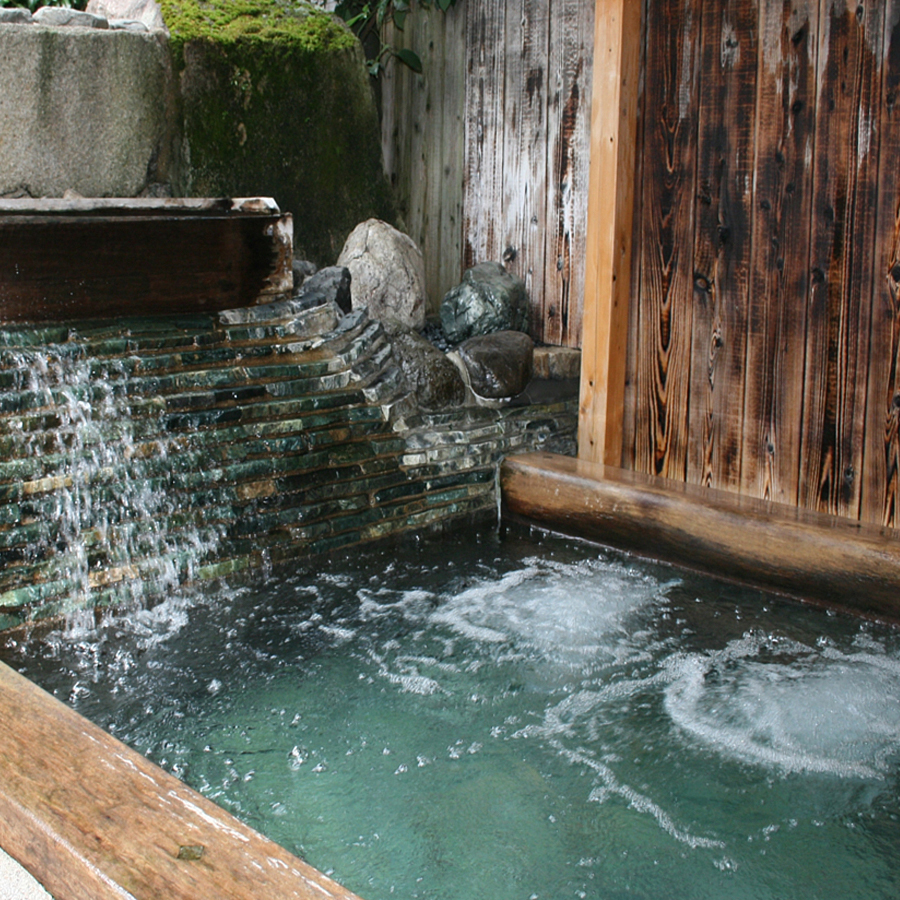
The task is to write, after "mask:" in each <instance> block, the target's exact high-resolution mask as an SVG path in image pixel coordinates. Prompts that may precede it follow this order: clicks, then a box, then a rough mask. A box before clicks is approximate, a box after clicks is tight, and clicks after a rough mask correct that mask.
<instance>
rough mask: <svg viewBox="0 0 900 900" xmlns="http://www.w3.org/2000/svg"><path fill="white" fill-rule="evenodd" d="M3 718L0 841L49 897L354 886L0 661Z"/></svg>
mask: <svg viewBox="0 0 900 900" xmlns="http://www.w3.org/2000/svg"><path fill="white" fill-rule="evenodd" d="M0 722H2V723H3V725H2V730H0V770H2V772H3V778H2V780H0V845H2V846H3V848H4V849H5V850H6V851H7V852H8V853H10V855H12V856H13V857H15V858H16V859H17V860H18V861H19V862H20V863H21V864H22V865H24V866H25V868H26V869H28V870H29V871H30V872H31V873H32V874H33V875H34V876H35V877H36V878H37V879H38V880H39V881H40V882H41V883H42V884H43V885H44V886H45V887H46V888H47V890H48V891H50V892H51V893H52V894H53V896H54V897H55V898H56V900H159V898H163V897H164V898H166V900H197V898H201V897H203V898H205V897H223V898H224V897H227V898H229V900H251V898H259V897H265V898H266V900H282V898H283V900H287V898H292V900H312V898H315V900H322V898H323V897H325V898H327V897H331V898H335V900H341V898H343V900H353V898H354V896H355V895H353V894H351V893H350V892H349V891H347V890H345V889H344V888H342V887H341V886H340V885H338V884H336V883H335V882H333V881H332V880H331V879H329V878H326V877H325V876H324V875H322V874H320V873H319V872H317V871H316V870H315V869H313V868H311V867H310V866H308V865H307V864H306V863H304V862H302V861H301V860H299V859H297V858H296V857H295V856H292V855H291V854H290V853H288V852H287V851H286V850H284V849H283V848H281V847H279V846H278V845H277V844H275V843H273V842H272V841H270V840H268V839H266V838H264V837H262V836H261V835H260V834H258V833H256V832H255V831H253V830H252V829H251V828H248V827H247V826H246V825H243V824H242V823H241V822H239V821H238V820H237V819H235V818H234V817H233V816H231V815H229V814H228V813H226V812H224V811H223V810H222V809H220V808H219V807H217V806H216V805H215V804H214V803H211V802H210V801H209V800H207V799H206V798H204V797H202V796H200V795H199V794H197V793H196V792H194V791H192V790H190V789H189V788H187V787H186V786H185V785H183V784H182V783H181V782H180V781H178V780H177V779H176V778H174V777H172V776H171V775H168V774H167V773H166V772H163V771H162V770H161V769H159V768H158V767H157V766H155V765H153V764H152V763H150V762H148V761H147V760H146V759H144V758H143V757H142V756H140V755H139V754H138V753H135V752H134V751H133V750H131V749H130V748H128V747H126V746H125V745H124V744H122V743H120V742H119V741H117V740H115V739H114V738H112V737H110V736H109V735H108V734H106V733H105V732H104V731H102V730H101V729H99V728H97V727H96V726H95V725H92V724H91V723H90V722H88V721H87V720H85V719H84V718H82V717H81V716H79V715H78V714H77V713H75V712H74V711H73V710H71V709H69V708H68V707H66V706H64V705H63V704H62V703H60V702H59V701H58V700H56V699H55V698H53V697H51V696H50V695H49V694H47V693H46V692H44V691H42V690H41V689H40V688H38V687H36V686H35V685H33V684H32V683H31V682H29V681H28V680H26V679H25V678H23V677H22V676H21V675H18V674H17V673H15V672H13V671H12V670H11V669H10V668H8V667H7V666H5V665H3V664H0ZM184 848H189V849H187V851H185V849H184ZM198 857H199V858H198Z"/></svg>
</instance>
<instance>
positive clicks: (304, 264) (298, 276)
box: [291, 259, 318, 294]
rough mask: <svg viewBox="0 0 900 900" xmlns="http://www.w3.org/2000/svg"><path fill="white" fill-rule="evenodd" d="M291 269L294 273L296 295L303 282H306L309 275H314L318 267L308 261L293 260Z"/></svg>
mask: <svg viewBox="0 0 900 900" xmlns="http://www.w3.org/2000/svg"><path fill="white" fill-rule="evenodd" d="M291 268H292V270H293V273H294V293H295V294H296V293H297V291H298V290H300V287H301V286H302V285H303V282H304V281H306V279H307V278H309V276H310V275H315V274H316V269H317V268H318V267H317V266H316V264H315V263H314V262H310V261H309V260H308V259H295V260H294V262H293V265H292V267H291Z"/></svg>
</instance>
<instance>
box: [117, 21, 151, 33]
mask: <svg viewBox="0 0 900 900" xmlns="http://www.w3.org/2000/svg"><path fill="white" fill-rule="evenodd" d="M109 27H110V28H111V29H112V30H113V31H136V32H138V33H139V34H146V32H148V31H149V30H150V29H149V28H148V27H147V26H146V25H145V24H144V23H143V22H141V21H139V20H138V19H110V20H109Z"/></svg>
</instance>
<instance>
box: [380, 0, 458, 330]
mask: <svg viewBox="0 0 900 900" xmlns="http://www.w3.org/2000/svg"><path fill="white" fill-rule="evenodd" d="M384 39H385V41H386V42H387V43H389V44H390V45H391V46H393V47H396V48H397V49H400V48H406V49H410V50H413V51H414V52H415V53H417V54H418V55H419V57H420V58H421V59H422V62H423V67H424V69H423V72H422V74H420V75H419V74H416V73H415V72H413V71H412V70H411V69H410V68H408V67H407V66H404V65H403V64H402V63H400V62H398V61H397V60H391V61H389V62H388V64H387V66H386V68H385V71H384V73H383V75H382V83H381V97H382V149H383V153H384V164H385V172H386V173H387V175H388V178H389V179H390V182H391V184H392V186H393V188H394V196H395V199H396V201H397V205H398V211H399V213H400V218H401V222H400V224H401V226H402V227H403V228H404V229H405V230H406V232H407V233H408V234H409V235H410V237H411V238H412V239H413V240H414V241H415V242H416V244H417V245H418V246H419V249H420V250H421V251H422V255H423V257H424V259H425V288H426V294H427V297H428V307H427V311H428V312H429V313H436V312H437V310H438V308H439V306H440V301H441V299H442V298H443V296H444V294H445V293H446V292H447V291H448V290H449V289H450V288H451V287H453V285H455V284H457V283H458V282H459V279H460V276H461V274H462V246H461V244H462V220H461V211H462V189H463V188H462V185H463V149H464V135H463V116H464V112H465V101H466V94H465V91H466V87H465V77H466V66H465V53H464V47H465V9H464V7H463V4H459V5H457V6H454V7H451V8H450V9H449V10H448V11H447V12H446V13H442V12H440V10H438V9H436V8H435V7H422V6H420V5H418V4H416V6H415V10H414V14H413V15H411V16H410V17H409V18H408V19H407V22H406V27H405V28H404V29H403V30H402V31H400V30H399V29H397V28H396V27H394V25H393V23H392V22H388V23H386V25H385V33H384Z"/></svg>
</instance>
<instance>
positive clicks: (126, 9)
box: [85, 0, 166, 29]
mask: <svg viewBox="0 0 900 900" xmlns="http://www.w3.org/2000/svg"><path fill="white" fill-rule="evenodd" d="M85 12H89V13H93V14H94V15H95V16H104V17H105V18H107V19H109V20H110V25H112V20H113V19H119V20H127V21H132V22H141V23H142V24H143V25H146V26H147V28H155V29H165V27H166V25H165V22H163V17H162V12H161V11H160V8H159V4H158V3H157V2H156V0H90V3H88V5H87V6H86V7H85Z"/></svg>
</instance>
